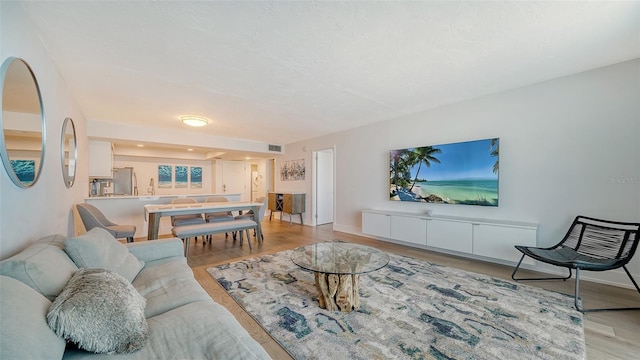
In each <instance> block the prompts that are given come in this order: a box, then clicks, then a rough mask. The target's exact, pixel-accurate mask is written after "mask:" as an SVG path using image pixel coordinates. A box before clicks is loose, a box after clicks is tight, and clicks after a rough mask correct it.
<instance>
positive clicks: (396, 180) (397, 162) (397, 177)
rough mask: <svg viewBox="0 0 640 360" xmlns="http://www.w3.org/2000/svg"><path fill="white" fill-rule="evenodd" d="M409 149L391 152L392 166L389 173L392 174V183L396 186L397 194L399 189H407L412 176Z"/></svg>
mask: <svg viewBox="0 0 640 360" xmlns="http://www.w3.org/2000/svg"><path fill="white" fill-rule="evenodd" d="M409 156H410V151H409V149H402V150H395V151H392V152H391V166H390V168H389V172H390V173H391V174H390V175H391V178H392V180H391V183H392V184H393V185H394V186H395V189H396V194H397V193H398V191H399V187H400V188H402V187H405V186H406V185H408V184H409V180H410V179H411V176H410V175H409V170H410V166H409V161H408V159H409Z"/></svg>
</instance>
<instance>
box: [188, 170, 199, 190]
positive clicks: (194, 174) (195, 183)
mask: <svg viewBox="0 0 640 360" xmlns="http://www.w3.org/2000/svg"><path fill="white" fill-rule="evenodd" d="M190 173H191V188H192V189H202V167H200V166H192V167H191V169H190Z"/></svg>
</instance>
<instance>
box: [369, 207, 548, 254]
mask: <svg viewBox="0 0 640 360" xmlns="http://www.w3.org/2000/svg"><path fill="white" fill-rule="evenodd" d="M537 231H538V224H535V223H526V222H517V221H507V220H494V219H476V218H465V217H457V216H431V215H426V214H424V215H423V214H418V213H408V212H400V211H391V210H374V209H367V210H364V211H363V212H362V233H363V234H368V235H372V236H375V237H377V238H379V239H380V240H386V239H389V240H397V241H402V242H403V243H406V244H407V245H409V246H412V245H414V246H417V247H421V248H425V249H430V250H434V251H442V252H447V253H455V254H459V255H466V256H469V257H476V258H482V259H484V260H487V259H489V260H491V259H494V260H495V261H496V262H500V263H515V262H518V260H520V257H521V255H522V254H521V253H520V252H519V251H517V250H516V249H515V247H514V246H515V245H524V246H536V244H537ZM524 263H527V264H535V262H534V261H532V260H531V259H529V258H527V259H525V261H524Z"/></svg>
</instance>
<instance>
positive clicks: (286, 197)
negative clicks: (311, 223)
mask: <svg viewBox="0 0 640 360" xmlns="http://www.w3.org/2000/svg"><path fill="white" fill-rule="evenodd" d="M268 197H269V199H268V202H267V208H268V209H269V210H270V215H269V221H271V218H272V217H273V213H274V212H280V220H282V213H287V214H289V225H291V216H292V215H293V214H299V215H300V224H303V220H302V213H303V212H304V209H305V194H304V193H275V192H270V193H269V194H268Z"/></svg>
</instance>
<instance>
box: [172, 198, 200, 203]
mask: <svg viewBox="0 0 640 360" xmlns="http://www.w3.org/2000/svg"><path fill="white" fill-rule="evenodd" d="M197 202H198V200H196V199H194V198H188V197H185V198H175V199H173V200H171V203H172V204H195V203H197Z"/></svg>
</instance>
